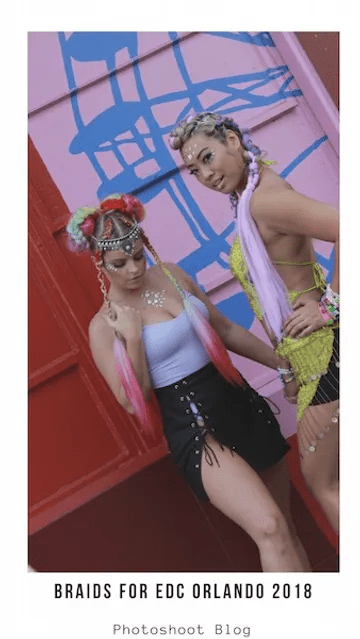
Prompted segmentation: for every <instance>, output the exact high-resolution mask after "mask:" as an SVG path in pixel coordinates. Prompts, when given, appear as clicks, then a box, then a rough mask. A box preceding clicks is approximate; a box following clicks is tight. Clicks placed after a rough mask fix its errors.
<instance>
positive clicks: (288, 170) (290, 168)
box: [280, 135, 328, 178]
mask: <svg viewBox="0 0 360 639" xmlns="http://www.w3.org/2000/svg"><path fill="white" fill-rule="evenodd" d="M327 139H328V137H327V135H324V136H323V137H322V138H319V139H318V140H316V141H315V142H313V144H310V146H308V147H307V149H304V151H302V152H301V153H299V155H298V156H297V157H296V158H295V159H294V160H293V161H292V162H290V164H288V165H287V166H286V167H285V169H283V170H282V171H281V173H280V177H282V178H287V176H288V175H290V173H292V171H294V170H295V169H296V167H297V166H299V164H301V162H303V161H304V160H306V158H308V157H309V155H311V154H312V153H313V152H314V151H316V149H318V148H319V146H321V144H323V143H324V142H326V141H327Z"/></svg>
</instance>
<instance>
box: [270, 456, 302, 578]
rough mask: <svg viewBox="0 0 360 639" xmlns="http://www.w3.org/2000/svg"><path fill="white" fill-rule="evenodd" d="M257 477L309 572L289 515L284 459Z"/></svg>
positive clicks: (288, 483) (289, 502)
mask: <svg viewBox="0 0 360 639" xmlns="http://www.w3.org/2000/svg"><path fill="white" fill-rule="evenodd" d="M259 475H260V477H261V479H262V481H263V482H264V484H265V486H266V488H267V489H268V491H269V492H270V493H271V496H272V497H273V498H274V500H275V501H276V503H277V505H278V506H279V508H280V510H281V512H282V514H283V515H284V517H285V519H286V522H287V525H288V528H289V531H290V534H291V536H292V538H293V540H294V544H295V546H296V548H297V550H298V552H299V554H300V556H301V559H302V561H303V564H304V566H306V571H307V572H310V571H311V567H310V562H309V559H308V557H307V554H306V552H305V549H304V547H303V545H302V543H301V541H300V539H299V537H298V536H297V530H296V528H295V524H294V520H293V518H292V514H291V501H290V478H289V471H288V468H287V465H286V461H285V458H284V457H283V458H282V459H281V460H280V461H279V462H278V463H277V464H275V466H272V467H271V468H267V469H266V470H264V471H262V472H260V473H259Z"/></svg>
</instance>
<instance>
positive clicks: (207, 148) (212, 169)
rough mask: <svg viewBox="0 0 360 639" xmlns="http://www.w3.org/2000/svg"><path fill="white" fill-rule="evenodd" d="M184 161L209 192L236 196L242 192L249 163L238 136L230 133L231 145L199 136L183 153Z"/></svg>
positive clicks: (192, 138)
mask: <svg viewBox="0 0 360 639" xmlns="http://www.w3.org/2000/svg"><path fill="white" fill-rule="evenodd" d="M181 155H182V157H183V160H184V162H185V164H186V166H187V168H188V169H189V171H190V173H191V174H192V175H195V177H196V178H197V179H198V180H199V182H201V184H203V185H204V186H207V187H208V188H209V189H213V190H214V191H220V192H221V193H232V192H233V191H236V189H237V188H240V186H241V185H242V182H243V180H244V176H245V167H246V162H245V159H244V157H243V148H242V145H241V142H240V140H239V138H238V136H237V135H236V134H235V133H233V132H232V131H228V132H227V142H226V144H223V143H222V142H220V140H218V139H216V138H213V137H208V136H207V135H204V134H203V133H196V134H195V135H193V136H192V137H191V138H189V140H187V141H186V142H185V143H184V144H183V146H182V149H181Z"/></svg>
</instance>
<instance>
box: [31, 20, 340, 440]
mask: <svg viewBox="0 0 360 639" xmlns="http://www.w3.org/2000/svg"><path fill="white" fill-rule="evenodd" d="M176 37H178V38H179V41H178V40H176ZM291 38H292V34H289V39H290V41H292V40H291ZM275 42H276V37H275ZM275 42H274V39H273V38H272V37H271V36H270V34H269V33H236V34H232V33H219V34H217V33H200V34H173V33H165V32H164V33H116V32H114V33H108V34H107V33H98V34H97V33H86V32H84V33H65V34H64V33H59V34H58V33H55V32H53V33H30V34H29V133H30V136H31V138H32V140H33V142H34V144H35V146H36V148H37V149H38V151H39V153H40V155H41V157H42V158H43V160H44V162H45V164H46V166H47V168H48V170H49V172H50V174H51V176H52V178H53V180H54V182H55V183H56V185H57V187H58V188H59V190H60V192H61V194H62V196H63V198H64V200H65V202H66V203H67V205H68V207H69V209H70V210H74V209H75V208H77V207H79V206H82V205H85V204H87V205H91V204H94V203H95V202H96V201H97V200H98V198H99V197H103V196H104V195H107V194H109V193H111V192H117V191H121V192H126V191H132V192H133V191H135V192H137V190H139V197H140V198H141V199H142V200H143V201H144V203H145V204H146V208H147V218H146V220H145V223H144V227H145V230H146V231H147V232H148V234H149V235H150V238H151V239H152V241H153V244H154V246H155V248H156V249H157V250H158V252H159V253H160V255H161V257H162V258H163V259H164V260H168V261H174V262H177V263H179V264H180V265H181V266H182V267H183V268H184V269H185V270H187V271H188V272H189V273H190V275H191V276H192V277H193V278H195V279H196V280H197V281H198V283H199V284H201V285H202V286H203V287H204V288H205V290H207V291H208V293H209V295H210V296H211V298H212V300H213V301H214V303H216V304H217V305H218V306H219V308H220V310H222V311H223V312H225V313H226V314H228V315H229V316H230V317H232V318H233V319H235V321H237V322H238V323H240V324H242V325H244V326H245V327H246V328H249V329H251V330H252V331H253V332H255V333H256V334H258V335H260V336H261V337H263V338H265V336H264V333H263V331H262V329H261V327H260V325H259V323H258V322H257V321H256V320H255V318H254V316H253V314H252V311H251V310H250V308H249V306H248V304H247V302H246V300H245V296H244V294H242V293H241V290H240V287H239V285H238V283H237V282H235V281H234V280H233V278H232V277H231V274H230V272H229V270H228V266H227V252H228V247H229V244H230V243H231V239H232V237H233V224H232V213H231V211H230V207H229V205H228V202H227V200H226V199H225V198H224V197H223V196H222V195H221V194H217V193H213V192H210V191H207V190H206V189H204V188H203V187H201V185H199V184H198V183H197V182H196V180H195V179H194V178H192V177H191V176H189V175H188V174H187V173H186V172H185V171H184V170H183V167H182V165H181V158H180V156H179V154H178V153H176V152H173V151H172V150H170V149H169V148H168V146H167V137H168V132H169V130H170V128H171V126H172V125H173V124H174V122H176V121H177V119H179V118H180V117H181V118H182V117H185V116H186V114H187V113H188V112H189V110H190V109H194V110H195V111H199V110H205V109H211V110H215V109H217V110H218V111H219V112H222V113H229V114H231V115H232V117H234V118H235V119H236V120H237V121H238V122H239V123H240V124H241V126H242V127H250V128H252V130H253V136H252V137H253V140H254V141H255V142H256V143H257V144H258V145H259V146H260V147H261V148H264V149H267V150H268V155H269V157H270V158H272V159H275V160H276V161H277V164H276V166H275V170H276V171H278V172H279V173H281V174H283V175H284V176H285V177H287V179H288V180H289V182H290V183H291V184H292V185H293V186H294V188H296V189H298V190H300V191H302V192H303V193H305V194H307V195H309V196H311V197H316V198H318V199H320V200H324V201H327V202H331V203H334V204H337V201H338V157H337V153H336V150H334V145H333V144H331V143H330V142H329V137H328V135H327V131H325V130H324V127H323V124H322V123H321V121H320V120H321V118H320V116H318V117H317V118H315V117H314V113H313V108H312V104H310V103H309V100H311V99H312V98H311V97H309V96H307V97H306V99H305V97H304V95H303V93H302V83H301V82H299V84H300V86H299V84H298V82H297V80H298V77H297V75H296V74H295V78H293V76H292V73H294V69H293V68H292V67H291V66H290V70H289V69H288V68H287V66H286V64H287V63H288V64H289V62H286V61H284V59H283V57H282V56H284V55H285V56H286V51H285V49H284V48H281V47H280V48H281V52H280V49H278V48H277V47H276V46H275ZM305 63H306V60H305ZM294 66H296V64H295V63H294ZM299 73H300V72H299ZM319 86H320V85H319ZM320 89H321V87H320ZM314 100H315V98H314ZM325 128H326V127H325ZM316 250H317V251H318V254H319V259H320V260H321V262H322V264H323V266H324V268H325V270H326V271H328V270H329V269H330V268H331V263H332V247H331V246H330V245H328V244H326V243H324V242H317V243H316ZM94 277H95V275H94ZM234 360H235V361H236V362H237V363H239V364H240V366H241V370H242V371H243V373H244V375H245V377H247V379H248V380H249V381H250V383H252V384H253V385H254V386H255V387H256V388H261V392H263V393H264V394H268V395H270V396H271V397H275V396H276V398H277V399H278V398H279V390H280V389H279V383H278V381H277V380H276V379H275V376H274V372H273V371H269V370H267V369H265V368H264V367H261V366H259V365H255V364H253V363H251V362H248V361H245V360H241V358H238V357H234ZM280 421H281V423H282V427H283V430H284V432H285V434H286V435H289V434H291V433H292V432H294V430H295V419H294V410H293V407H291V406H288V405H287V404H283V405H282V415H281V417H280Z"/></svg>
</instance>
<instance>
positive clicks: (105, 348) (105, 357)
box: [89, 314, 151, 413]
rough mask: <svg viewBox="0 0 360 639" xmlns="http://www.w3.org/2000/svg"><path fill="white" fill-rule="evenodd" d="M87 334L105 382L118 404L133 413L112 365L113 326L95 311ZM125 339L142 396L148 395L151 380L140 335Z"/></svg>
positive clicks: (113, 363)
mask: <svg viewBox="0 0 360 639" xmlns="http://www.w3.org/2000/svg"><path fill="white" fill-rule="evenodd" d="M89 338H90V348H91V353H92V356H93V359H94V362H95V364H96V366H97V368H98V369H99V371H100V373H101V374H102V376H103V377H104V379H105V380H106V382H107V383H108V385H109V387H110V388H111V390H112V392H113V393H114V395H115V397H116V399H117V401H118V402H119V404H121V405H122V406H123V407H124V408H125V409H126V410H127V411H128V412H129V413H134V410H133V407H132V406H131V404H130V402H129V401H128V399H127V397H126V395H125V391H124V389H123V386H122V384H121V381H120V378H119V375H118V373H117V370H116V366H115V359H114V350H113V349H114V339H115V334H114V330H113V329H112V328H111V327H110V326H109V324H108V323H107V320H106V318H105V317H103V316H101V315H99V314H98V315H96V316H95V317H94V318H93V320H92V321H91V323H90V326H89ZM124 343H125V348H126V352H127V355H128V357H129V359H130V361H131V364H132V367H133V370H134V373H135V375H136V378H137V380H138V382H139V385H140V388H141V390H142V392H143V395H144V397H145V399H148V397H149V393H150V388H151V382H150V377H149V372H148V368H147V362H146V357H145V350H144V345H143V342H142V339H141V337H140V336H139V335H136V334H134V335H131V336H129V338H128V339H127V340H124Z"/></svg>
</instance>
